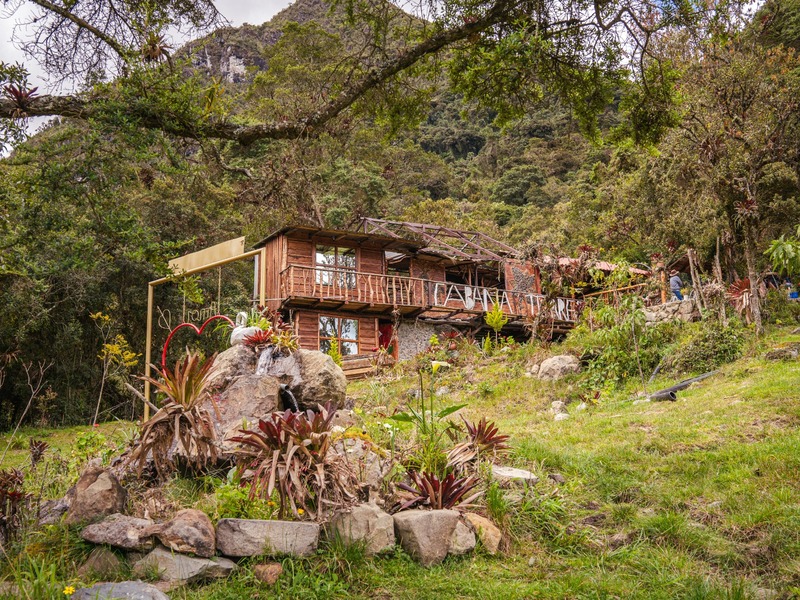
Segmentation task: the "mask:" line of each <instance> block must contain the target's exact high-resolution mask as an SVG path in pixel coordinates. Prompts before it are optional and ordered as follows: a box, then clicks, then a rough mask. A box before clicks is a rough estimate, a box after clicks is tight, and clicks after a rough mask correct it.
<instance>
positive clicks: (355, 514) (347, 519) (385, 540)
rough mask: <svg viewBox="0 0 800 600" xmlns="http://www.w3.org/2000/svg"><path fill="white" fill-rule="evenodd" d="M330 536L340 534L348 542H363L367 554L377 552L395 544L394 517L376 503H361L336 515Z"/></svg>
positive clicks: (329, 529) (329, 527)
mask: <svg viewBox="0 0 800 600" xmlns="http://www.w3.org/2000/svg"><path fill="white" fill-rule="evenodd" d="M328 536H338V537H339V538H340V539H341V540H343V541H344V542H345V543H347V544H353V543H358V542H363V543H364V544H365V550H366V553H367V554H377V553H378V552H381V551H383V550H388V549H390V548H392V546H394V519H392V516H391V515H390V514H388V513H386V512H384V511H382V510H381V509H380V508H378V507H377V506H376V505H374V504H359V505H358V506H354V507H353V508H352V509H351V510H350V511H349V512H345V511H341V512H338V513H336V515H334V517H333V519H331V522H330V524H329V525H328Z"/></svg>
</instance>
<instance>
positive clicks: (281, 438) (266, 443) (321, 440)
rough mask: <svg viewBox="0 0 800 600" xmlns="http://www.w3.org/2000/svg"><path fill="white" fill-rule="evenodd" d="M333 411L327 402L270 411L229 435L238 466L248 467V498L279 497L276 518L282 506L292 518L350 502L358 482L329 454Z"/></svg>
mask: <svg viewBox="0 0 800 600" xmlns="http://www.w3.org/2000/svg"><path fill="white" fill-rule="evenodd" d="M335 414H336V410H335V409H334V408H332V405H331V404H330V403H329V404H327V405H326V406H325V407H319V411H318V412H316V413H315V412H313V411H310V410H309V411H306V412H292V411H291V410H287V411H286V412H283V413H280V412H276V413H273V414H271V415H270V416H269V417H267V418H266V419H260V420H259V422H258V428H257V429H254V430H241V433H242V434H243V435H240V436H237V437H234V438H231V439H230V441H232V442H238V443H239V444H241V445H242V447H241V448H240V449H239V450H237V451H236V456H237V462H238V465H239V470H240V471H241V472H245V471H246V470H247V469H252V470H253V476H252V481H251V483H250V493H249V497H250V498H251V499H254V498H261V499H263V500H267V501H270V500H271V499H272V497H273V494H274V493H277V494H278V498H279V516H280V518H283V517H284V516H285V515H286V512H287V510H288V509H291V512H292V513H293V514H294V515H295V516H296V517H300V516H301V515H303V514H307V515H308V516H309V517H310V518H312V519H313V518H317V517H318V516H319V517H322V516H323V515H324V512H325V507H326V506H327V507H328V508H333V509H336V508H337V507H341V506H345V505H347V504H349V503H351V502H353V501H355V500H356V496H355V495H354V494H353V493H352V490H357V489H358V481H357V478H356V476H355V473H354V472H353V471H352V469H351V467H350V466H349V464H348V463H347V462H346V461H344V460H343V459H342V457H341V456H339V455H338V454H337V453H335V452H329V450H330V444H331V423H332V421H333V417H334V415H335Z"/></svg>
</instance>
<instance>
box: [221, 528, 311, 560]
mask: <svg viewBox="0 0 800 600" xmlns="http://www.w3.org/2000/svg"><path fill="white" fill-rule="evenodd" d="M319 532H320V527H319V525H318V524H316V523H306V522H300V521H261V520H258V519H220V520H219V522H218V523H217V550H219V551H220V552H221V553H222V554H224V555H225V556H234V557H241V556H261V555H262V554H266V555H275V554H292V555H294V556H309V555H311V554H313V553H314V552H315V551H316V549H317V544H319Z"/></svg>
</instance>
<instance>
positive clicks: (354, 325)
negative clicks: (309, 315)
mask: <svg viewBox="0 0 800 600" xmlns="http://www.w3.org/2000/svg"><path fill="white" fill-rule="evenodd" d="M334 338H336V339H337V340H339V352H340V353H341V354H342V356H351V355H353V354H358V319H341V318H339V317H323V316H321V317H320V318H319V349H320V350H321V351H322V352H327V351H328V350H330V348H331V342H332V341H333V339H334Z"/></svg>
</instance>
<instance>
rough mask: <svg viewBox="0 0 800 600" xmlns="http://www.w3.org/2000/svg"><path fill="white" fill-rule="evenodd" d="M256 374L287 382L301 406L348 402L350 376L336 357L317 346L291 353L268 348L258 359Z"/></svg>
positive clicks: (336, 404)
mask: <svg viewBox="0 0 800 600" xmlns="http://www.w3.org/2000/svg"><path fill="white" fill-rule="evenodd" d="M256 374H258V375H269V376H272V377H275V378H276V379H277V380H278V381H279V382H280V383H284V384H286V385H287V386H288V388H289V391H291V392H292V394H293V395H294V397H295V399H296V400H297V403H298V404H299V405H300V407H301V408H314V407H316V405H317V404H325V403H326V402H331V403H332V404H333V405H334V406H335V407H336V408H342V407H344V404H345V399H346V391H347V378H346V377H345V375H344V371H342V369H341V367H339V365H337V364H336V363H335V362H333V359H332V358H331V357H330V356H328V355H327V354H324V353H322V352H319V351H318V350H304V349H302V348H301V349H299V350H295V351H294V352H291V353H283V352H279V351H276V349H275V348H267V349H265V350H264V351H263V352H262V354H261V356H260V357H259V360H258V366H257V367H256Z"/></svg>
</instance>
